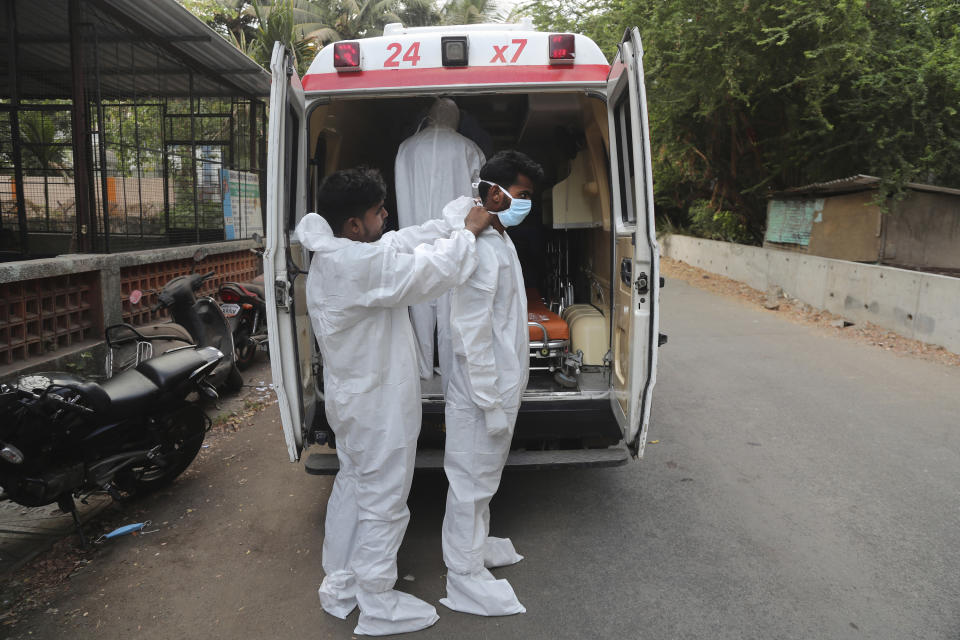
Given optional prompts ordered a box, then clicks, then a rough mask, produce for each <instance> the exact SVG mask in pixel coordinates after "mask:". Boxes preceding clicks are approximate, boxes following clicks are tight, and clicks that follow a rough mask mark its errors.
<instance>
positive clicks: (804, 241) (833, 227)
mask: <svg viewBox="0 0 960 640" xmlns="http://www.w3.org/2000/svg"><path fill="white" fill-rule="evenodd" d="M879 185H880V179H879V178H877V177H874V176H867V175H857V176H852V177H849V178H844V179H841V180H833V181H830V182H820V183H815V184H810V185H806V186H803V187H795V188H792V189H787V190H785V191H781V192H778V193H775V194H773V195H772V196H771V198H770V200H769V201H768V203H767V228H766V232H765V234H764V242H763V246H764V247H768V248H779V249H787V250H791V251H797V252H801V253H807V254H810V255H815V256H822V257H824V258H835V259H838V260H849V261H853V262H869V263H877V264H886V265H891V266H897V267H903V268H907V269H916V270H921V271H934V272H942V273H954V272H956V273H958V274H960V189H950V188H946V187H938V186H933V185H925V184H916V183H909V184H907V185H906V194H905V196H904V198H903V199H901V200H898V201H893V202H891V203H890V207H889V210H888V211H887V212H886V213H884V212H883V211H882V210H881V208H880V206H879V205H878V204H877V202H876V195H877V189H878V187H879Z"/></svg>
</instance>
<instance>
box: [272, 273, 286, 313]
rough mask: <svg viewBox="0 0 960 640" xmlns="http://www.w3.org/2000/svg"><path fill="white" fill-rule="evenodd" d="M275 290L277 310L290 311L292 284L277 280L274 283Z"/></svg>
mask: <svg viewBox="0 0 960 640" xmlns="http://www.w3.org/2000/svg"><path fill="white" fill-rule="evenodd" d="M273 290H274V291H275V292H276V293H275V296H276V300H277V309H284V310H289V309H290V283H289V282H287V281H286V280H277V281H276V282H274V283H273Z"/></svg>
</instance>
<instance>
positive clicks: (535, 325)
mask: <svg viewBox="0 0 960 640" xmlns="http://www.w3.org/2000/svg"><path fill="white" fill-rule="evenodd" d="M527 327H528V330H529V332H530V368H531V369H549V370H550V371H554V370H556V369H559V368H561V366H562V364H563V358H564V355H565V354H566V353H567V351H569V347H570V327H569V326H567V323H566V321H565V320H564V319H563V318H561V317H560V316H559V315H558V314H556V313H554V312H553V311H551V310H550V308H549V307H547V305H546V304H545V303H544V301H543V298H542V297H541V296H540V292H539V291H537V290H536V289H533V288H528V289H527ZM535 365H536V366H535Z"/></svg>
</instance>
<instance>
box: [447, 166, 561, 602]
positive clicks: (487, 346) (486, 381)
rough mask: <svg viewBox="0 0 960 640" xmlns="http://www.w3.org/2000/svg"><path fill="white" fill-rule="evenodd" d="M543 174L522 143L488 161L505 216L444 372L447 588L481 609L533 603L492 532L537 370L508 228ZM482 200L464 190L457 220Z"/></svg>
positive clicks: (463, 298) (457, 306)
mask: <svg viewBox="0 0 960 640" xmlns="http://www.w3.org/2000/svg"><path fill="white" fill-rule="evenodd" d="M542 179H543V169H542V168H541V167H540V165H539V164H537V163H536V162H534V161H533V160H531V159H530V158H529V157H527V156H526V155H524V154H522V153H519V152H517V151H501V152H500V153H497V154H496V155H494V156H493V157H492V158H490V160H488V161H487V163H486V164H485V165H484V166H483V168H482V169H481V170H480V182H479V183H478V185H477V186H478V192H479V194H480V197H481V199H482V200H483V202H484V206H485V207H486V208H487V209H488V210H489V211H490V212H491V213H494V214H495V215H496V220H494V222H493V224H492V225H491V227H490V228H488V229H487V230H485V231H484V232H483V233H481V234H480V235H479V236H478V238H477V257H478V260H479V264H478V265H477V269H476V270H475V271H474V272H473V274H472V275H471V276H470V277H469V278H468V279H467V281H466V282H465V283H463V284H462V285H461V286H459V287H457V288H456V289H453V290H452V291H451V292H450V294H449V299H450V309H449V335H450V340H451V345H450V349H449V352H450V353H451V358H452V362H450V363H448V364H447V368H446V369H445V371H444V393H445V398H446V416H445V417H446V450H445V452H444V460H443V468H444V471H445V472H446V474H447V479H448V481H449V483H450V488H449V490H448V492H447V505H446V512H445V514H444V517H443V530H442V544H443V560H444V562H445V563H446V565H447V597H446V598H444V599H442V600H441V601H440V602H441V603H442V604H444V605H446V606H447V607H449V608H450V609H453V610H455V611H463V612H466V613H473V614H477V615H486V616H502V615H511V614H515V613H523V612H524V611H526V609H525V608H524V607H523V605H522V604H520V602H519V601H518V600H517V596H516V594H515V593H514V591H513V588H512V587H511V586H510V583H509V582H507V581H506V580H504V579H501V580H497V579H496V578H495V577H494V576H493V574H491V573H490V571H489V569H490V568H494V567H501V566H506V565H510V564H514V563H516V562H519V561H520V560H522V559H523V556H521V555H519V554H518V553H517V552H516V550H515V549H514V547H513V544H512V543H511V542H510V540H509V539H506V538H493V537H490V536H489V533H490V500H491V498H493V495H494V494H495V493H496V491H497V488H498V487H499V485H500V476H501V473H502V472H503V466H504V464H505V463H506V460H507V455H508V454H509V452H510V441H511V439H512V438H513V427H514V422H515V421H516V418H517V412H518V411H519V408H520V399H521V395H522V394H523V390H524V389H525V388H526V386H527V378H528V376H529V370H530V342H529V341H530V338H529V332H528V329H527V298H526V293H525V291H524V282H523V275H522V273H521V270H520V263H519V260H518V258H517V252H516V249H515V248H514V246H513V242H512V241H511V240H510V236H509V235H507V233H505V230H506V228H508V227H513V226H516V225H518V224H520V222H521V221H522V220H523V219H524V218H525V217H526V215H527V214H528V213H529V211H530V207H531V204H532V202H531V198H532V197H533V193H534V188H535V186H536V184H537V183H538V182H540V181H541V180H542ZM473 206H475V202H474V200H473V199H472V198H468V197H464V198H458V199H457V200H454V201H452V202H450V203H449V204H448V205H447V206H446V207H445V208H444V216H445V218H446V219H447V220H448V222H450V224H451V226H455V225H457V224H458V220H462V219H463V217H464V215H465V214H466V212H468V211H470V210H471V208H472V207H473ZM441 353H443V351H441ZM447 372H449V375H448V373H447Z"/></svg>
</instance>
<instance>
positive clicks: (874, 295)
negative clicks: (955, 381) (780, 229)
mask: <svg viewBox="0 0 960 640" xmlns="http://www.w3.org/2000/svg"><path fill="white" fill-rule="evenodd" d="M661 247H662V251H661V252H662V254H663V255H665V256H668V257H670V258H673V259H675V260H681V261H683V262H686V263H687V264H690V265H693V266H696V267H700V268H701V269H705V270H707V271H710V272H711V273H717V274H720V275H724V276H727V277H728V278H733V279H734V280H738V281H740V282H744V283H746V284H748V285H750V286H751V287H753V288H754V289H759V290H760V291H766V290H767V289H768V288H769V287H773V286H779V287H782V288H783V291H784V293H786V294H787V295H789V296H790V297H792V298H797V299H799V300H802V301H803V302H806V303H807V304H809V305H811V306H813V307H816V308H818V309H825V310H827V311H829V312H831V313H835V314H838V315H842V316H843V317H845V318H847V319H849V320H851V321H852V322H872V323H873V324H876V325H878V326H881V327H885V328H887V329H890V330H892V331H895V332H897V333H899V334H901V335H904V336H907V337H908V338H914V339H916V340H922V341H923V342H928V343H931V344H936V345H940V346H942V347H945V348H946V349H949V350H950V351H953V352H954V353H960V278H950V277H947V276H940V275H933V274H927V273H920V272H917V271H907V270H904V269H895V268H893V267H883V266H875V265H864V264H859V263H856V262H846V261H843V260H833V259H830V258H820V257H817V256H810V255H801V254H797V253H792V252H788V251H778V250H776V249H764V248H761V247H751V246H746V245H740V244H732V243H728V242H717V241H715V240H704V239H702V238H692V237H689V236H678V235H667V236H664V237H662V238H661Z"/></svg>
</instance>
